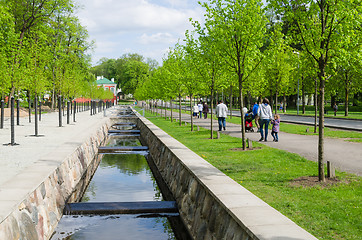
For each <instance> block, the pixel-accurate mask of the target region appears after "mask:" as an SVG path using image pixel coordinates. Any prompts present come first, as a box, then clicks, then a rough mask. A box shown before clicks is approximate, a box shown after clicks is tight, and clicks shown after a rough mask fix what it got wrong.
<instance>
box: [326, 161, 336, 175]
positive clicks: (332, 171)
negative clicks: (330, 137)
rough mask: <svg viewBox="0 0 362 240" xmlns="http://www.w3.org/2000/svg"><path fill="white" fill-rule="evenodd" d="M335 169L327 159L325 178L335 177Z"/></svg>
mask: <svg viewBox="0 0 362 240" xmlns="http://www.w3.org/2000/svg"><path fill="white" fill-rule="evenodd" d="M335 177H336V169H335V167H334V166H333V164H332V163H331V162H330V161H327V178H335Z"/></svg>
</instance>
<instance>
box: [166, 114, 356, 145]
mask: <svg viewBox="0 0 362 240" xmlns="http://www.w3.org/2000/svg"><path fill="white" fill-rule="evenodd" d="M167 110H170V109H169V108H168V109H167ZM162 111H163V110H162ZM181 112H182V113H186V114H190V112H189V111H185V110H182V111H181ZM163 114H164V112H163ZM173 116H174V117H176V116H178V110H175V109H174V111H173ZM208 117H209V118H210V114H209V116H208ZM214 119H215V120H217V118H216V117H215V116H214ZM226 121H227V122H230V123H234V124H240V122H241V119H240V117H236V116H233V117H232V118H230V116H229V117H228V118H227V119H226ZM254 126H255V124H254ZM307 129H308V130H307ZM280 131H281V132H286V133H292V134H301V135H318V128H317V133H314V127H313V126H307V125H301V124H291V123H283V119H281V123H280ZM324 136H325V137H328V138H340V139H344V140H346V141H349V142H362V132H357V131H347V130H340V129H333V128H328V127H325V128H324Z"/></svg>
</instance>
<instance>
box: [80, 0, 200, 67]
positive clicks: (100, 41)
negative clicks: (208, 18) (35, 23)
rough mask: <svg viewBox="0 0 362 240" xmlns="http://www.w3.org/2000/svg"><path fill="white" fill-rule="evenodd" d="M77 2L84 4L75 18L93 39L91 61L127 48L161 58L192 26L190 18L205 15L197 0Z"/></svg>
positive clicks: (90, 0)
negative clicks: (94, 47)
mask: <svg viewBox="0 0 362 240" xmlns="http://www.w3.org/2000/svg"><path fill="white" fill-rule="evenodd" d="M76 1H77V2H78V3H79V4H81V5H83V6H84V8H83V9H82V10H80V11H79V13H78V17H79V19H80V20H81V23H82V24H83V25H84V26H85V27H86V28H87V30H88V32H89V35H90V39H92V40H93V39H94V40H95V41H96V46H97V48H96V49H95V52H94V54H93V56H94V59H93V62H94V63H95V62H96V61H97V60H99V59H100V58H102V57H108V58H118V57H120V56H121V55H122V54H123V53H124V51H125V50H126V49H127V50H130V52H132V53H140V54H143V55H144V54H148V55H144V57H145V58H147V57H151V58H154V59H156V60H157V61H161V59H162V57H163V54H164V53H165V49H168V48H169V47H174V45H175V44H176V43H177V41H178V39H182V38H184V33H185V31H186V29H192V26H191V24H190V23H189V18H191V17H192V18H193V19H197V20H200V19H202V18H203V14H204V10H203V9H202V8H201V7H200V6H199V5H198V4H197V0H76Z"/></svg>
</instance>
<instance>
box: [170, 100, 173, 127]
mask: <svg viewBox="0 0 362 240" xmlns="http://www.w3.org/2000/svg"><path fill="white" fill-rule="evenodd" d="M172 107H173V106H172V98H171V99H170V108H171V122H173V116H172Z"/></svg>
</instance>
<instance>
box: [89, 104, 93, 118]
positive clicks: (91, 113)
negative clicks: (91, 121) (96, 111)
mask: <svg viewBox="0 0 362 240" xmlns="http://www.w3.org/2000/svg"><path fill="white" fill-rule="evenodd" d="M92 106H93V101H92V100H91V101H90V115H91V116H92V115H93V112H92V111H93V109H92Z"/></svg>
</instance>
